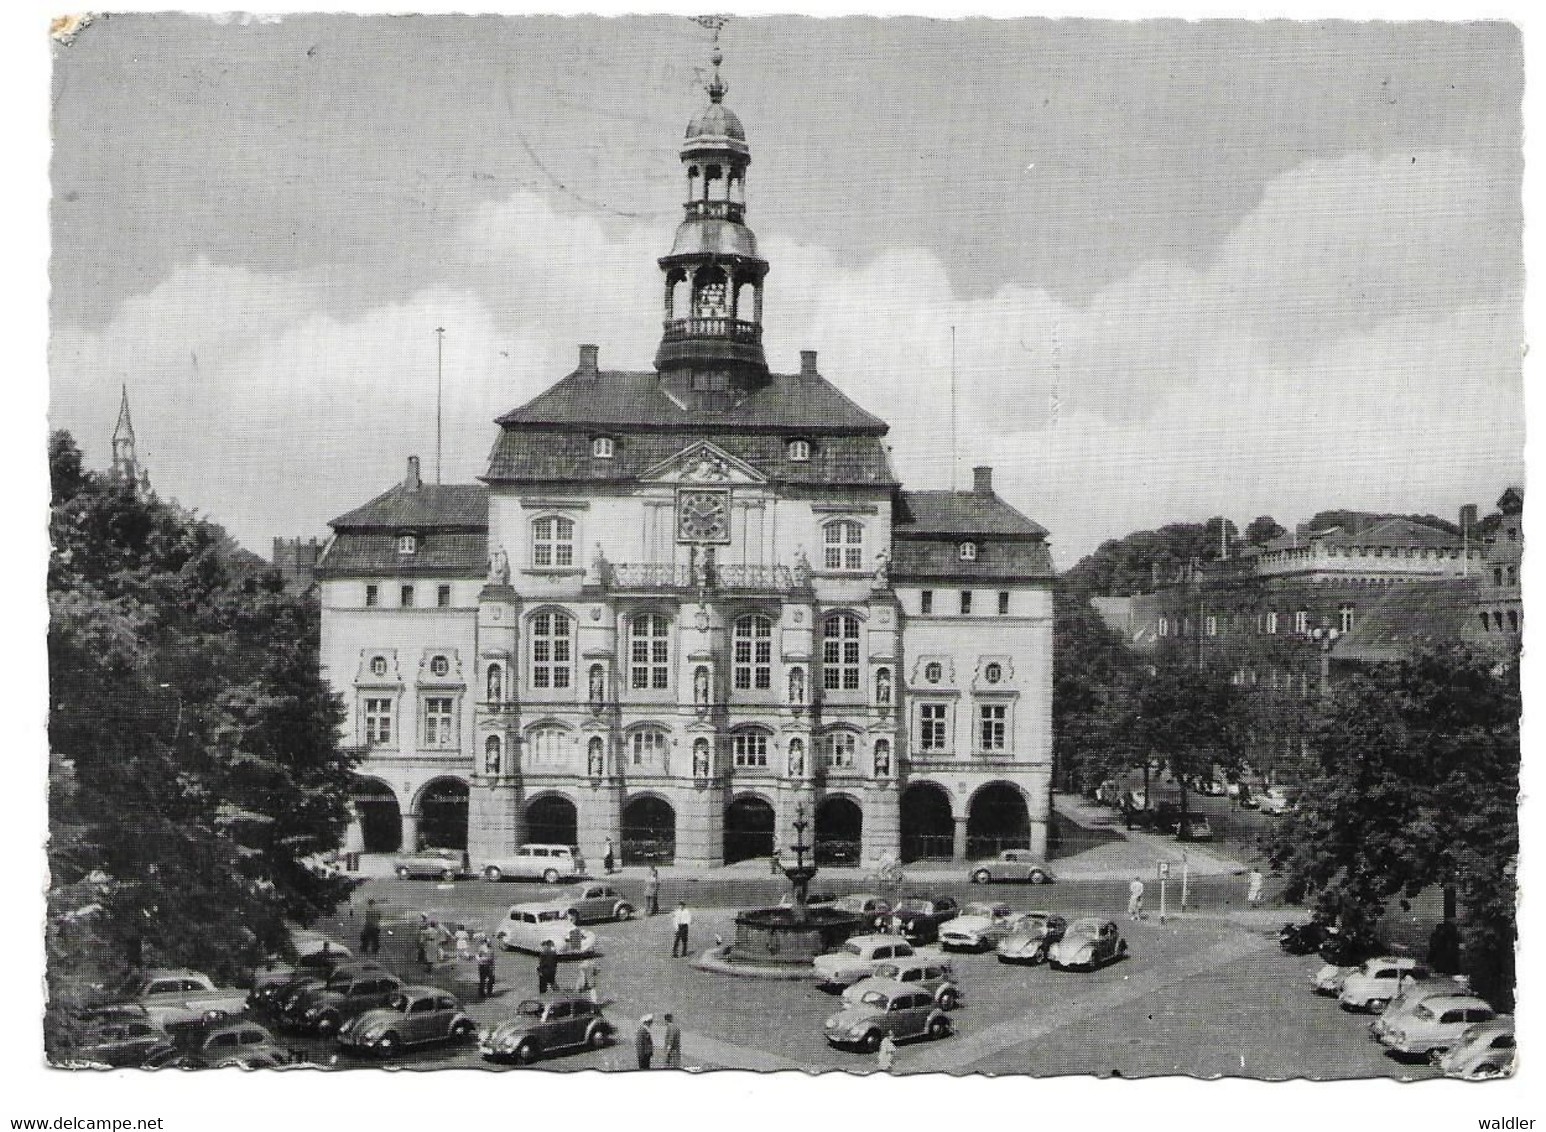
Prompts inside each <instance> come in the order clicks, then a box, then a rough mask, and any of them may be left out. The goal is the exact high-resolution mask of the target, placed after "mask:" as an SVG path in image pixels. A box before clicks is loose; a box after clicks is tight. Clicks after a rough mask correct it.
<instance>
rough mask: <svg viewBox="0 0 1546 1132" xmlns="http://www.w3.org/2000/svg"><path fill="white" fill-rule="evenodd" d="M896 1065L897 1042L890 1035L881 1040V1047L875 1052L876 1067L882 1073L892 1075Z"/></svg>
mask: <svg viewBox="0 0 1546 1132" xmlns="http://www.w3.org/2000/svg"><path fill="white" fill-rule="evenodd" d="M895 1063H896V1042H895V1041H893V1040H892V1038H891V1035H890V1034H886V1035H885V1036H884V1037H882V1038H881V1039H880V1046H879V1047H878V1048H877V1049H876V1050H875V1067H876V1068H877V1069H879V1070H880V1071H881V1072H882V1073H890V1072H891V1066H892V1065H894V1064H895Z"/></svg>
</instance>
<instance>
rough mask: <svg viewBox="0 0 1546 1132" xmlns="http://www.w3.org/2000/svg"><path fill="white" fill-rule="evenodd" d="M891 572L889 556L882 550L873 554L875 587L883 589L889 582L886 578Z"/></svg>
mask: <svg viewBox="0 0 1546 1132" xmlns="http://www.w3.org/2000/svg"><path fill="white" fill-rule="evenodd" d="M890 572H891V556H890V555H889V554H887V553H886V552H885V551H884V550H882V551H881V552H880V553H879V554H877V555H876V556H875V588H876V589H877V590H883V589H885V588H886V586H887V585H889V584H890V583H889V582H888V580H887V578H888V576H889V575H890Z"/></svg>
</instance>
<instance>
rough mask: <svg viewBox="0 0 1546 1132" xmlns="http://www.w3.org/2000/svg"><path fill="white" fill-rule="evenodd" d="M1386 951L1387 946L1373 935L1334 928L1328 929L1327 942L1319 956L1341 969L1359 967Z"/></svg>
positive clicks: (1322, 946) (1321, 947) (1322, 945)
mask: <svg viewBox="0 0 1546 1132" xmlns="http://www.w3.org/2000/svg"><path fill="white" fill-rule="evenodd" d="M1384 950H1385V945H1384V944H1383V943H1381V942H1380V940H1379V939H1377V938H1376V937H1374V936H1372V935H1368V934H1364V933H1360V932H1353V933H1351V934H1349V933H1348V932H1345V931H1343V930H1342V929H1341V928H1335V927H1334V928H1330V929H1328V931H1327V933H1326V942H1325V943H1323V944H1321V946H1320V950H1319V954H1320V957H1321V958H1322V959H1324V960H1325V961H1326V962H1327V963H1335V964H1337V966H1339V967H1357V966H1360V965H1361V964H1362V963H1363V961H1364V960H1365V959H1372V958H1374V957H1375V956H1376V955H1379V954H1381V953H1383V952H1384Z"/></svg>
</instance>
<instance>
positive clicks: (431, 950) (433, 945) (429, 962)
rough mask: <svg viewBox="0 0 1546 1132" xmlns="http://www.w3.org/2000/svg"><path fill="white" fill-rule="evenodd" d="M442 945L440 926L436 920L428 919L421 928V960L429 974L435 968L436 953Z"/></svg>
mask: <svg viewBox="0 0 1546 1132" xmlns="http://www.w3.org/2000/svg"><path fill="white" fill-rule="evenodd" d="M439 947H440V928H439V926H438V925H437V924H436V923H435V921H434V920H426V921H425V923H424V926H423V927H421V928H420V929H419V962H420V963H422V964H423V965H424V973H425V974H426V975H427V974H429V973H431V972H432V971H434V969H435V953H436V951H437V950H438V949H439Z"/></svg>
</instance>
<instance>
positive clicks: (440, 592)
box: [435, 585, 451, 609]
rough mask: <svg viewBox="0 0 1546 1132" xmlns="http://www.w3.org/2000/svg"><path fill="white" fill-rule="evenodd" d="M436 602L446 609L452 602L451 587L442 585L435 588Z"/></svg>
mask: <svg viewBox="0 0 1546 1132" xmlns="http://www.w3.org/2000/svg"><path fill="white" fill-rule="evenodd" d="M435 604H436V605H438V606H439V607H440V608H441V609H445V608H446V607H448V606H449V605H450V604H451V587H450V586H446V585H442V586H438V587H436V589H435Z"/></svg>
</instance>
